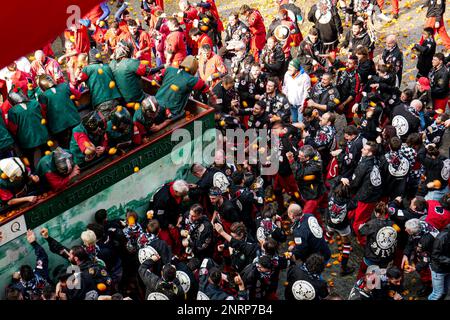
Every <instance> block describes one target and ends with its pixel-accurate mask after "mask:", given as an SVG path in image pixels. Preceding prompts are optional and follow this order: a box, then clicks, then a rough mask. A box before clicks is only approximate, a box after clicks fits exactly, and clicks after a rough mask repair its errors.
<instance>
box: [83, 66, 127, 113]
mask: <svg viewBox="0 0 450 320" xmlns="http://www.w3.org/2000/svg"><path fill="white" fill-rule="evenodd" d="M99 69H101V70H102V71H103V72H102V73H101V74H100V73H99ZM82 72H83V73H85V74H86V75H87V76H88V77H89V78H88V79H87V80H86V84H87V86H88V87H89V91H90V95H91V104H92V106H93V107H94V108H95V107H96V106H98V105H99V104H101V103H103V102H106V101H110V100H114V99H120V98H121V95H120V92H119V90H118V89H117V86H114V87H113V88H110V87H109V85H110V83H111V81H114V82H115V79H114V75H113V72H112V70H111V67H110V66H109V65H108V64H90V65H88V66H86V67H84V68H83V70H82Z"/></svg>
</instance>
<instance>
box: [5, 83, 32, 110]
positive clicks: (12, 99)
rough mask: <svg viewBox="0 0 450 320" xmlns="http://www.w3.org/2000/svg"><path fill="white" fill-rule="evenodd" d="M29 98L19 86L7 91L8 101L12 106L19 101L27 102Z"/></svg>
mask: <svg viewBox="0 0 450 320" xmlns="http://www.w3.org/2000/svg"><path fill="white" fill-rule="evenodd" d="M29 100H30V99H28V97H27V96H26V95H25V93H24V92H23V90H22V89H21V88H18V87H16V88H13V89H11V90H10V91H9V94H8V101H9V103H10V104H11V105H12V106H15V105H16V104H19V103H24V102H28V101H29Z"/></svg>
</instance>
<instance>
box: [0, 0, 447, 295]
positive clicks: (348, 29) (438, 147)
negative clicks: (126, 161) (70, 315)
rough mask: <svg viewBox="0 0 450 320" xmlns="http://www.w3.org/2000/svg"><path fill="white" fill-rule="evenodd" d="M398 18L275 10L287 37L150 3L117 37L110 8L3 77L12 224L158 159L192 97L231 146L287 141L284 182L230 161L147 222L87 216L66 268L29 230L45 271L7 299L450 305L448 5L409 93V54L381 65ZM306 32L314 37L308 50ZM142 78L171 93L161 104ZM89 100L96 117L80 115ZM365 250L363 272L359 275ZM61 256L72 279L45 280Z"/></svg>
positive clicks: (170, 187)
mask: <svg viewBox="0 0 450 320" xmlns="http://www.w3.org/2000/svg"><path fill="white" fill-rule="evenodd" d="M391 2H392V7H393V12H392V17H388V16H386V14H384V13H383V11H382V10H383V9H384V8H383V6H384V1H373V0H354V1H353V0H352V1H345V0H341V1H333V0H318V1H317V3H316V4H314V5H312V6H311V7H310V8H308V11H307V12H302V11H301V10H300V8H299V7H298V6H297V5H296V4H295V1H293V0H287V1H286V0H282V1H278V0H277V1H275V2H274V4H275V5H276V6H277V16H276V17H275V18H274V20H273V21H266V20H264V18H263V15H262V14H261V12H260V11H259V10H258V8H252V7H250V6H248V5H247V4H244V5H242V6H241V7H240V8H239V10H238V11H235V12H232V13H230V14H229V16H228V21H227V23H225V24H224V23H223V22H222V20H221V19H223V18H224V17H223V16H221V15H220V14H219V12H218V9H217V6H216V4H215V2H214V0H201V1H200V2H190V1H187V0H179V2H178V7H179V12H176V13H174V14H173V15H170V14H168V13H166V12H165V11H164V3H163V1H161V0H156V1H154V0H142V1H141V14H142V17H143V19H141V20H139V19H133V18H132V17H131V12H130V8H129V4H128V3H127V2H123V1H117V8H116V9H117V10H116V12H115V14H114V18H113V19H112V21H111V20H110V19H108V18H109V16H110V15H111V12H112V9H113V8H112V7H110V5H111V4H109V5H108V2H103V3H102V4H100V5H98V6H97V7H95V8H94V9H93V10H92V11H91V12H90V13H89V14H87V15H86V16H85V17H84V18H83V19H82V20H80V24H79V25H74V26H73V27H72V28H70V29H68V30H66V31H65V32H64V35H63V36H62V38H63V40H64V41H65V45H64V48H65V50H64V54H63V55H60V56H59V57H56V56H55V53H54V52H53V51H52V46H51V44H50V43H49V44H48V45H47V46H45V47H44V48H42V49H41V50H38V51H36V52H35V53H34V57H33V61H32V62H31V63H30V61H28V59H27V58H20V59H18V60H16V61H15V62H13V63H11V64H10V65H9V66H7V67H6V68H5V69H3V70H1V71H0V79H1V80H0V89H1V93H2V97H3V104H2V106H1V109H2V110H1V111H2V119H1V120H0V130H1V132H0V137H1V138H0V143H1V144H0V155H1V160H0V173H1V179H0V184H1V185H0V198H1V204H2V209H3V210H5V209H6V210H10V209H11V208H14V207H15V206H23V205H26V204H30V203H35V202H36V201H37V199H38V198H37V195H39V194H41V193H42V192H45V191H48V190H51V191H53V192H57V191H60V190H63V189H65V188H67V187H69V186H70V184H71V183H73V182H74V181H76V180H77V179H78V178H79V176H80V174H82V172H83V170H85V169H86V168H87V167H89V166H91V165H95V164H98V163H99V162H101V161H102V159H104V158H105V157H108V156H117V155H121V154H125V153H126V152H128V151H129V150H131V149H132V148H133V147H136V146H138V145H141V144H143V143H146V142H148V141H149V137H151V135H152V134H154V133H156V132H159V131H160V130H162V129H163V128H165V127H166V126H168V125H169V124H170V123H173V122H175V121H178V120H180V119H182V118H183V117H185V115H186V112H185V106H186V103H187V100H188V99H189V98H190V97H193V98H194V99H197V100H199V101H202V102H205V103H207V104H209V105H210V106H211V107H213V108H214V109H215V120H216V128H217V129H218V137H217V139H218V140H219V141H224V142H225V143H227V144H233V143H234V142H233V141H228V140H227V139H226V135H225V131H226V129H239V128H242V129H265V130H268V131H270V133H271V134H272V135H275V136H277V137H278V138H279V139H278V141H279V143H278V144H275V143H273V141H269V147H270V148H271V151H272V152H274V153H275V154H276V155H277V157H276V158H277V160H278V161H279V169H278V172H277V173H276V174H273V175H265V174H262V173H261V172H262V171H263V170H262V169H263V168H264V167H266V166H268V165H270V163H269V162H268V161H264V159H260V160H259V161H258V162H257V163H256V164H252V163H250V162H249V161H244V162H243V163H233V162H231V161H230V160H229V159H230V155H227V154H225V153H224V151H223V150H220V149H219V150H216V153H215V158H214V163H213V164H212V165H209V166H205V164H201V163H193V164H192V166H191V173H192V175H193V176H194V177H196V179H197V182H196V183H195V184H192V183H187V182H186V181H184V180H173V181H171V182H168V183H166V184H164V185H163V186H161V188H159V189H158V190H157V191H156V192H155V193H154V195H153V197H152V199H151V201H150V203H149V206H148V210H147V212H146V214H145V216H141V215H138V213H136V212H134V211H131V210H127V212H126V216H124V217H123V218H122V219H117V220H112V219H110V218H108V212H107V211H106V210H99V211H97V212H95V213H93V222H92V223H90V224H88V225H87V228H86V230H85V231H84V232H82V234H81V236H80V238H81V239H80V240H81V241H80V243H81V244H80V245H76V246H73V247H71V248H66V247H65V246H64V245H63V244H61V243H59V242H58V241H57V240H56V239H54V238H53V237H52V235H51V234H49V231H48V230H47V229H45V228H43V229H42V230H40V232H39V233H40V235H39V236H37V235H36V234H35V233H34V232H33V231H32V230H29V231H28V232H27V240H28V242H29V243H30V246H31V247H32V248H33V249H34V252H35V255H36V264H35V265H34V266H31V265H23V266H20V270H19V271H18V272H16V273H15V274H14V275H13V276H12V280H11V284H10V285H8V287H7V288H6V292H5V296H6V298H7V299H10V300H20V299H26V300H54V299H59V300H83V299H87V300H97V299H99V300H122V299H133V300H146V299H149V300H167V299H168V300H174V301H178V302H181V301H186V300H259V301H270V300H277V299H280V298H281V297H284V299H286V300H319V299H350V300H402V299H404V298H405V297H404V296H405V295H404V293H403V292H404V290H405V289H407V288H408V287H409V286H410V285H411V284H410V283H408V282H406V281H405V274H407V273H417V274H418V276H419V277H420V281H421V285H422V286H421V288H420V290H418V292H417V295H418V296H420V297H424V298H428V299H429V300H438V299H444V298H445V297H446V295H447V294H448V289H449V287H450V234H449V232H450V189H449V178H450V159H448V157H447V156H446V154H447V152H443V151H442V149H443V148H442V145H443V142H444V139H443V137H444V134H445V131H446V128H447V127H449V126H450V120H449V113H448V109H447V108H448V105H449V103H448V102H449V91H450V90H449V63H450V55H448V53H447V54H446V53H445V52H448V51H449V50H450V38H449V37H448V35H447V33H446V31H445V27H444V19H443V16H444V12H445V1H440V0H437V1H436V0H429V1H427V3H426V6H427V13H426V17H427V21H426V23H425V26H424V28H423V32H422V36H421V38H420V39H416V41H415V42H416V44H415V45H414V46H412V47H411V50H413V51H414V52H415V54H416V55H417V57H418V58H417V72H416V81H415V82H414V85H413V87H408V86H407V85H405V84H404V82H402V76H403V74H404V72H403V64H404V61H403V60H404V56H403V52H402V50H401V48H400V46H399V45H398V40H397V36H396V34H389V35H388V36H386V38H385V43H384V44H382V45H381V46H379V47H377V46H376V45H375V37H376V28H374V23H375V21H376V20H381V21H388V20H391V19H397V18H398V17H399V14H400V15H401V12H399V6H398V1H397V0H392V1H391ZM377 12H378V13H377ZM303 20H308V21H310V22H311V23H312V24H313V26H312V27H311V28H310V29H309V30H307V33H305V34H302V30H301V28H300V26H301V24H302V22H303ZM436 33H438V34H439V35H440V38H441V39H442V42H443V44H444V46H445V48H446V49H445V50H444V51H443V52H438V46H437V45H436V41H435V34H436ZM374 53H376V54H374ZM142 77H147V78H148V79H149V81H151V83H152V84H153V85H155V86H158V90H157V93H156V94H155V95H154V96H152V95H149V94H147V93H146V92H144V89H143V86H142V83H141V79H142ZM86 92H89V96H90V103H88V104H87V105H82V104H81V103H80V101H82V100H80V97H82V96H83V94H84V93H86ZM271 142H272V143H271ZM251 149H253V150H258V151H259V152H260V153H261V154H262V153H264V150H262V146H261V145H260V141H259V140H254V141H249V140H248V141H245V148H244V150H245V151H246V152H249V151H250V150H251ZM53 236H54V235H53ZM336 241H337V243H339V246H338V248H337V250H338V251H339V253H338V257H337V261H339V264H340V269H341V272H340V275H339V276H340V277H346V279H348V280H347V281H349V282H355V284H354V286H353V289H352V290H351V292H348V293H346V295H345V296H344V295H343V294H342V293H340V294H336V293H335V292H332V290H331V287H330V284H329V283H328V282H327V281H326V280H325V279H324V277H323V276H322V273H323V272H324V270H325V269H326V268H327V267H330V264H331V256H332V252H331V250H330V246H331V245H332V244H333V243H334V242H336ZM45 242H47V245H48V250H46V249H44V247H45V245H43V243H45ZM355 246H359V247H361V248H362V251H363V256H362V257H359V258H357V257H352V259H350V258H351V256H352V252H353V247H355ZM47 251H50V252H51V254H55V255H59V256H61V257H62V258H64V259H65V260H66V261H67V265H63V266H58V268H55V266H52V267H51V268H50V266H49V257H48V253H47ZM352 261H357V263H358V264H359V265H355V264H354V262H352ZM68 266H70V270H72V271H74V273H70V272H67V267H68ZM50 269H51V270H52V272H50V271H49V270H50ZM283 270H286V281H285V282H284V284H283V283H281V281H282V280H281V272H282V271H283ZM283 277H284V276H283Z"/></svg>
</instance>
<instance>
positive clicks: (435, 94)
mask: <svg viewBox="0 0 450 320" xmlns="http://www.w3.org/2000/svg"><path fill="white" fill-rule="evenodd" d="M428 78H429V79H430V85H431V97H432V98H433V99H445V98H447V97H448V91H449V87H448V85H449V74H448V70H447V67H445V65H443V66H442V67H440V68H439V69H437V70H436V69H435V68H432V69H431V71H430V74H429V75H428Z"/></svg>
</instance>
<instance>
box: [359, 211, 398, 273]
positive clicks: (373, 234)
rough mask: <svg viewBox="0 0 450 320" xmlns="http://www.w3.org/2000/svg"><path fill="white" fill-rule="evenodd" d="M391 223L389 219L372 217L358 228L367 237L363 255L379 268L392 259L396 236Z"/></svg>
mask: <svg viewBox="0 0 450 320" xmlns="http://www.w3.org/2000/svg"><path fill="white" fill-rule="evenodd" d="M393 225H394V222H392V221H391V220H381V219H372V220H370V221H369V222H367V223H365V224H363V225H362V226H361V228H360V229H359V232H360V233H361V235H363V236H366V238H367V243H366V246H365V247H364V257H365V258H367V259H369V260H370V261H372V262H373V263H374V264H376V265H378V266H379V267H380V268H385V267H386V266H387V265H388V264H389V262H391V261H392V260H393V259H394V252H395V248H396V247H397V237H398V236H397V231H395V229H394V228H393V227H392V226H393Z"/></svg>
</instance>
